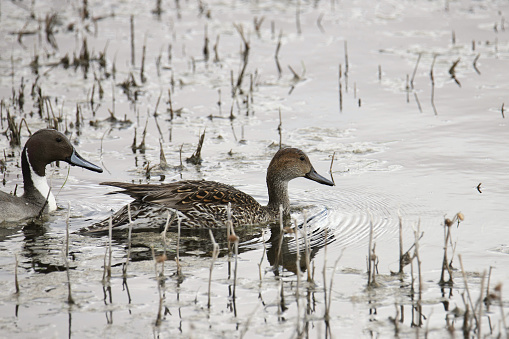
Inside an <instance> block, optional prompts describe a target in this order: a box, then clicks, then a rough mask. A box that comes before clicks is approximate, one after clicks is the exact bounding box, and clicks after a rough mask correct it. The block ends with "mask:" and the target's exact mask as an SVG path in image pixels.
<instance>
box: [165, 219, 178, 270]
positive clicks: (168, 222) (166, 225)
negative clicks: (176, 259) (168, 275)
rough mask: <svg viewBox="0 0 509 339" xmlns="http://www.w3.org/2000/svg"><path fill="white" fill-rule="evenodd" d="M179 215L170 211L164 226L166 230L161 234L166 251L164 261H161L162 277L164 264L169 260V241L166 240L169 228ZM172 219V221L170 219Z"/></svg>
mask: <svg viewBox="0 0 509 339" xmlns="http://www.w3.org/2000/svg"><path fill="white" fill-rule="evenodd" d="M176 215H177V213H176V212H175V213H174V214H173V215H172V214H171V213H170V211H168V216H167V217H166V224H165V225H164V230H163V232H162V233H161V237H162V238H163V243H164V250H163V256H162V258H161V259H162V260H161V263H162V271H161V276H164V262H165V261H166V259H167V258H168V257H167V256H166V248H167V247H168V241H167V239H166V233H167V232H168V227H169V226H170V225H171V224H172V223H173V221H174V220H175V216H176ZM170 217H171V219H170Z"/></svg>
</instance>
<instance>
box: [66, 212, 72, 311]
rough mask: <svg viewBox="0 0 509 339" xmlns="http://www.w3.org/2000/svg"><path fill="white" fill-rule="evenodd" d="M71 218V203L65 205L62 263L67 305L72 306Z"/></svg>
mask: <svg viewBox="0 0 509 339" xmlns="http://www.w3.org/2000/svg"><path fill="white" fill-rule="evenodd" d="M70 217H71V203H68V205H67V217H66V219H65V248H64V261H65V271H66V274H67V293H68V294H67V303H68V304H69V305H73V304H74V299H73V298H72V292H71V276H70V274H69V258H68V256H69V218H70Z"/></svg>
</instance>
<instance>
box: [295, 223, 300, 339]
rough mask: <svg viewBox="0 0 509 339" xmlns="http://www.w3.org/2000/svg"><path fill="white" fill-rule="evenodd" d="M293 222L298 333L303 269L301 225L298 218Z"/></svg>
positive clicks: (298, 328)
mask: <svg viewBox="0 0 509 339" xmlns="http://www.w3.org/2000/svg"><path fill="white" fill-rule="evenodd" d="M293 224H294V231H295V232H294V233H295V246H296V250H297V253H296V254H295V274H296V275H297V286H296V287H295V301H296V303H297V333H300V326H299V325H300V323H299V318H300V302H299V299H300V293H299V292H300V289H299V287H300V275H301V273H302V272H301V271H300V248H299V227H298V226H297V220H296V219H293Z"/></svg>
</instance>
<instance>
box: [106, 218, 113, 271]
mask: <svg viewBox="0 0 509 339" xmlns="http://www.w3.org/2000/svg"><path fill="white" fill-rule="evenodd" d="M112 228H113V220H112V218H111V216H110V220H109V227H108V271H107V277H108V280H109V279H110V278H111V255H112V251H111V241H112V238H113V234H112Z"/></svg>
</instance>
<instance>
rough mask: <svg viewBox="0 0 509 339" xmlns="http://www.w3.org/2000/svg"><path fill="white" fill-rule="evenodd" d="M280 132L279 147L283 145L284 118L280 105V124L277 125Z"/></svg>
mask: <svg viewBox="0 0 509 339" xmlns="http://www.w3.org/2000/svg"><path fill="white" fill-rule="evenodd" d="M277 131H278V133H279V149H281V148H282V147H283V120H282V119H281V107H279V125H278V126H277Z"/></svg>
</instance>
